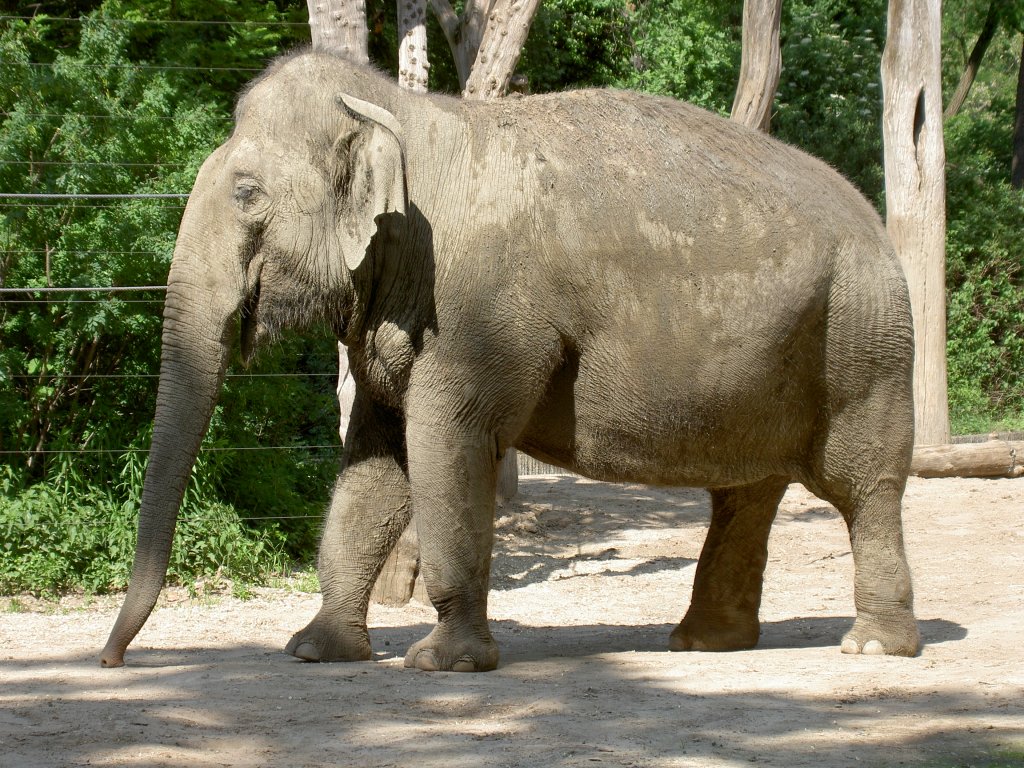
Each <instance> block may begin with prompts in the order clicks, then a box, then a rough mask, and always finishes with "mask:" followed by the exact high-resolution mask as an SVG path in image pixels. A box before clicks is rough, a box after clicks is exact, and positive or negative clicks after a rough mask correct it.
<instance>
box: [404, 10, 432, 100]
mask: <svg viewBox="0 0 1024 768" xmlns="http://www.w3.org/2000/svg"><path fill="white" fill-rule="evenodd" d="M429 71H430V62H429V61H428V60H427V3H426V0H398V83H399V85H401V86H402V87H403V88H408V89H409V90H410V91H415V92H416V93H426V92H427V74H428V72H429Z"/></svg>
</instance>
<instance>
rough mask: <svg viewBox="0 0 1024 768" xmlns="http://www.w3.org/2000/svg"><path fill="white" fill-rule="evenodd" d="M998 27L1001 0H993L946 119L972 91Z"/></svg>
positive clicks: (944, 114) (951, 100)
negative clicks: (982, 61)
mask: <svg viewBox="0 0 1024 768" xmlns="http://www.w3.org/2000/svg"><path fill="white" fill-rule="evenodd" d="M998 28H999V0H992V2H991V3H989V6H988V13H987V14H986V15H985V23H984V25H983V26H982V28H981V34H980V35H978V42H976V43H975V44H974V48H973V49H972V50H971V55H970V56H968V57H967V64H966V66H965V67H964V73H963V74H962V75H960V82H959V83H958V84H957V86H956V90H955V91H953V95H952V96H951V97H950V98H949V104H948V105H947V106H946V111H945V112H944V113H943V115H942V116H943V117H944V118H945V119H946V120H948V119H949V118H951V117H953V116H954V115H955V114H956V113H957V112H959V111H960V108H961V107H963V105H964V102H965V101H967V94H968V93H970V91H971V86H972V85H974V78H976V77H977V76H978V70H979V69H980V68H981V60H982V58H983V57H984V56H985V51H987V50H988V44H989V43H991V42H992V38H993V37H994V36H995V33H996V30H997V29H998Z"/></svg>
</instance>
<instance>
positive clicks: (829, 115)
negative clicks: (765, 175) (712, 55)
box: [772, 0, 886, 206]
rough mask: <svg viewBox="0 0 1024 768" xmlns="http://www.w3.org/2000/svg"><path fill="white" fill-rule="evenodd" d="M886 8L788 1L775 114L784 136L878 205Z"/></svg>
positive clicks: (879, 0) (864, 0)
mask: <svg viewBox="0 0 1024 768" xmlns="http://www.w3.org/2000/svg"><path fill="white" fill-rule="evenodd" d="M885 9H886V3H885V0H858V2H852V3H851V2H846V1H845V0H793V2H787V3H784V4H783V10H782V14H783V15H782V33H781V37H782V40H781V49H782V50H781V53H782V64H783V70H782V76H781V78H780V80H779V89H778V94H777V96H776V112H775V114H774V116H773V118H772V131H773V133H775V134H776V135H777V136H778V137H779V138H781V139H783V140H784V141H788V142H789V143H791V144H795V145H796V146H798V147H800V148H801V149H804V150H806V151H807V152H810V153H811V154H812V155H815V156H816V157H820V158H821V159H823V160H825V161H826V162H828V163H829V164H831V165H832V166H834V167H835V168H836V169H838V170H839V171H840V172H841V173H843V175H845V176H846V177H847V178H848V179H850V180H851V181H852V182H853V183H854V184H855V185H856V186H857V187H859V188H860V190H861V191H862V192H863V193H864V194H865V195H866V196H867V197H868V198H869V199H871V200H873V201H874V202H875V204H876V205H879V206H880V205H881V203H882V194H883V189H884V173H883V168H882V89H881V74H880V66H881V57H882V48H883V47H884V45H885Z"/></svg>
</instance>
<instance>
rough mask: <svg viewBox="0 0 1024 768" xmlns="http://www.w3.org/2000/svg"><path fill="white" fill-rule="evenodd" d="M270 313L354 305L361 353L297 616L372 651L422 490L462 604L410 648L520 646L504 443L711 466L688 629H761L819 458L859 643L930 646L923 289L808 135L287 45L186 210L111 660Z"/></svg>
mask: <svg viewBox="0 0 1024 768" xmlns="http://www.w3.org/2000/svg"><path fill="white" fill-rule="evenodd" d="M342 94H345V95H346V96H344V97H343V96H342ZM352 97H355V98H352ZM360 100H361V101H360ZM363 102H368V103H363ZM371 105H377V107H380V108H383V109H378V108H377V107H374V106H371ZM384 110H386V111H384ZM403 165H404V166H405V168H404V169H403ZM239 317H240V318H241V328H242V331H241V348H242V354H243V357H245V358H249V357H250V356H251V355H252V354H253V351H254V349H255V348H257V347H258V346H259V345H260V344H261V343H262V342H264V341H269V340H272V339H273V338H274V337H275V335H276V334H277V332H278V331H279V330H280V329H282V328H284V327H286V326H290V327H302V326H308V325H310V324H312V323H315V322H324V321H325V322H327V323H329V324H330V325H331V326H332V327H333V328H334V329H335V330H336V332H337V335H338V338H339V339H340V340H341V341H343V342H344V343H345V344H346V345H347V347H348V349H349V355H350V363H351V368H352V371H353V374H354V376H355V378H356V383H357V392H356V398H355V403H354V407H353V413H352V421H351V426H350V428H349V431H348V435H347V439H346V448H345V457H344V470H343V471H342V473H341V475H340V478H339V480H338V484H337V489H336V491H335V493H334V498H333V501H332V503H331V508H330V512H329V516H328V518H327V521H326V525H325V529H324V534H323V542H322V544H321V549H320V561H319V572H320V581H321V585H322V588H323V608H322V609H321V610H320V612H319V613H318V614H317V616H316V617H315V618H314V619H313V621H312V622H311V623H310V624H309V625H308V626H307V627H305V628H304V629H302V630H300V631H299V632H298V633H297V634H296V635H295V636H294V637H293V638H292V640H291V642H290V643H289V644H288V647H287V650H288V651H289V652H290V653H291V654H293V655H295V656H297V657H299V658H302V659H308V660H312V661H316V660H318V661H342V660H356V659H368V658H370V644H369V639H368V635H367V630H366V610H367V604H368V600H369V595H370V591H371V587H372V585H373V583H374V580H375V578H376V576H377V574H378V572H379V570H380V568H381V565H382V563H383V562H384V560H385V558H386V556H387V554H388V552H389V551H390V549H391V548H392V546H393V545H394V544H395V541H396V539H397V538H398V536H399V535H400V533H401V532H402V530H403V529H404V527H405V526H406V525H407V523H408V521H409V519H410V514H411V510H412V508H413V507H415V508H416V510H417V512H418V515H417V519H418V533H419V540H420V546H421V558H422V570H423V576H424V579H425V582H426V587H427V591H428V593H429V595H430V598H431V600H432V601H433V603H434V606H435V607H436V609H437V613H438V622H437V626H436V627H435V628H434V630H433V631H432V632H431V633H430V634H429V635H428V636H427V637H426V638H425V639H423V640H421V641H420V642H418V643H416V644H415V645H414V646H413V647H412V648H411V649H410V650H409V652H408V655H407V656H406V665H407V666H412V667H417V668H419V669H424V670H436V669H444V670H450V669H454V670H464V671H473V670H476V671H479V670H489V669H493V668H494V667H495V666H496V665H497V663H498V649H497V646H496V645H495V643H494V641H493V639H492V637H491V634H490V632H489V631H488V626H487V591H488V577H489V566H490V556H491V542H492V535H493V520H494V491H495V470H496V466H497V464H498V462H499V460H500V458H501V456H502V454H503V453H504V452H505V451H506V450H508V449H509V448H512V447H516V448H518V449H520V450H522V451H525V452H527V453H529V454H531V455H533V456H536V457H538V458H540V459H543V460H545V461H548V462H551V463H554V464H557V465H560V466H563V467H567V468H570V469H573V470H575V471H577V472H580V473H582V474H584V475H587V476H589V477H593V478H600V479H603V480H613V481H633V482H641V483H652V484H659V485H676V486H700V487H706V488H709V489H710V491H711V498H712V509H713V512H712V519H711V526H710V532H709V534H708V537H707V541H706V543H705V545H704V550H703V552H702V553H701V556H700V561H699V563H698V566H697V571H696V576H695V583H694V588H693V596H692V600H691V602H690V606H689V609H688V610H687V611H686V614H685V617H684V618H683V620H682V622H681V623H680V624H679V626H678V627H677V628H676V629H675V630H674V631H673V632H672V636H671V639H670V647H671V648H672V649H674V650H731V649H739V648H750V647H752V646H753V645H755V644H756V642H757V639H758V633H759V625H758V606H759V603H760V599H761V585H762V577H763V570H764V567H765V561H766V557H767V540H768V533H769V528H770V526H771V523H772V519H773V517H774V515H775V513H776V509H777V505H778V503H779V500H780V498H781V497H782V494H783V492H784V490H785V488H786V486H787V485H788V484H789V483H790V482H793V481H799V482H801V483H803V484H805V485H806V486H807V487H808V488H810V489H811V490H812V491H813V492H814V493H815V494H817V495H818V496H820V497H821V498H823V499H826V500H827V501H829V502H831V503H832V504H834V505H835V506H836V507H837V508H838V509H839V511H840V512H841V513H842V515H843V517H844V519H845V521H846V523H847V525H848V526H849V532H850V540H851V542H852V549H853V556H854V563H855V569H856V574H855V600H856V607H857V618H856V621H855V623H854V625H853V627H852V629H851V630H850V631H849V633H848V634H847V635H846V637H845V638H844V639H843V641H842V650H843V651H846V652H850V653H888V654H903V655H912V654H914V653H916V652H917V650H918V648H919V639H918V633H917V629H916V624H915V621H914V616H913V610H912V593H911V581H910V572H909V570H908V567H907V562H906V559H905V556H904V551H903V540H902V531H901V520H900V504H901V497H902V494H903V490H904V485H905V481H906V477H907V473H908V467H909V463H910V457H911V450H912V433H913V418H912V393H911V367H912V357H913V351H912V350H913V344H912V336H913V334H912V329H911V321H910V311H909V304H908V299H907V290H906V287H905V283H904V279H903V276H902V274H901V271H900V269H899V267H898V265H897V262H896V259H895V257H894V255H893V251H892V248H891V246H890V244H889V242H888V241H887V239H886V236H885V232H884V230H883V228H882V226H881V223H880V221H879V219H878V217H877V215H876V214H875V212H874V211H873V210H872V208H871V207H870V206H869V205H868V203H867V202H865V201H864V199H863V198H862V197H861V196H860V195H859V194H858V193H857V192H856V191H854V189H853V188H852V187H851V186H850V185H849V184H848V183H846V182H845V181H843V180H842V179H841V178H840V177H839V176H838V175H837V174H836V173H834V172H833V171H832V170H830V169H829V168H827V167H826V166H825V165H823V164H822V163H820V162H818V161H816V160H814V159H812V158H810V157H808V156H806V155H804V154H802V153H800V152H798V151H796V150H794V149H791V148H790V147H787V146H785V145H783V144H780V143H779V142H777V141H774V140H772V139H771V138H769V137H766V136H764V135H762V134H760V133H757V132H755V131H751V130H748V129H746V128H744V127H741V126H739V125H736V124H734V123H732V122H729V121H727V120H724V119H721V118H719V117H716V116H712V115H710V114H707V113H706V112H703V111H701V110H699V109H696V108H694V107H691V106H687V105H685V104H682V103H678V102H674V101H670V100H666V99H659V98H652V97H649V96H641V95H637V94H633V93H622V92H611V91H589V92H570V93H561V94H555V95H547V96H536V97H529V98H524V99H521V100H508V101H499V102H491V103H464V102H461V101H457V100H453V99H448V98H444V97H439V96H420V95H413V94H410V93H408V92H406V91H403V90H401V89H399V87H398V86H397V85H395V84H393V83H391V82H390V81H388V80H387V79H385V78H384V77H383V76H381V75H380V74H377V73H375V72H373V71H371V70H368V69H362V68H358V67H355V66H353V65H352V64H350V63H347V62H344V61H342V60H339V59H335V58H332V57H330V56H329V55H326V54H311V53H304V54H300V55H296V56H292V57H288V58H285V59H282V60H279V61H278V62H276V63H275V64H273V65H272V66H271V67H270V69H269V70H268V71H267V73H265V74H264V75H263V76H262V77H261V78H260V79H258V80H257V81H256V82H255V83H254V84H253V85H252V86H251V87H250V89H249V90H248V92H247V93H246V94H245V95H244V96H243V97H242V99H241V100H240V102H239V106H238V110H237V125H236V128H235V131H234V133H233V134H232V136H231V138H229V139H228V140H227V141H226V142H225V143H224V145H223V146H221V147H220V148H219V149H217V150H216V151H215V152H214V153H213V154H212V155H211V156H210V158H209V159H208V160H207V161H206V163H205V164H204V165H203V167H202V169H201V170H200V172H199V176H198V178H197V180H196V184H195V188H194V191H193V194H192V196H191V198H190V200H189V203H188V208H187V209H186V211H185V215H184V219H183V221H182V224H181V231H180V233H179V236H178V242H177V246H176V248H175V252H174V259H173V262H172V265H171V272H170V277H169V281H168V290H167V304H166V310H165V318H164V330H163V360H162V367H161V372H160V386H159V397H158V405H157V413H156V424H155V431H154V435H153V448H152V455H151V458H150V463H149V468H148V471H147V475H146V481H145V491H144V494H143V500H142V508H141V513H140V523H139V540H138V549H137V553H136V560H135V566H134V570H133V572H132V579H131V586H130V588H129V591H128V596H127V598H126V600H125V603H124V606H123V607H122V610H121V613H120V615H119V617H118V619H117V623H116V625H115V627H114V629H113V631H112V632H111V635H110V639H109V641H108V643H107V646H106V648H105V650H104V651H103V656H102V663H103V664H104V665H106V666H118V665H121V664H122V663H123V657H124V651H125V648H126V646H127V645H128V643H129V642H130V641H131V640H132V638H133V637H134V636H135V634H136V633H137V632H138V630H139V629H140V628H141V626H142V624H143V623H144V622H145V620H146V618H147V616H148V615H149V612H150V610H151V609H152V606H153V604H154V602H155V600H156V598H157V594H158V592H159V590H160V587H161V585H162V582H163V578H164V573H165V570H166V565H167V558H168V553H169V550H170V546H171V538H172V536H173V532H174V525H175V518H176V515H177V510H178V506H179V504H180V501H181V498H182V493H183V488H184V485H185V482H186V479H187V477H188V475H189V471H190V468H191V466H192V464H193V461H194V459H195V456H196V452H197V450H198V446H199V443H200V441H201V439H202V436H203V434H204V433H205V431H206V428H207V426H208V423H209V419H210V414H211V411H212V409H213V406H214V403H215V401H216V399H217V395H218V391H219V389H220V385H221V382H222V378H223V375H224V370H225V366H226V364H227V362H228V358H229V352H230V350H231V349H232V346H233V344H234V341H235V338H236V329H237V327H238V325H239V323H238V319H239ZM807 588H808V589H814V585H813V584H808V585H807Z"/></svg>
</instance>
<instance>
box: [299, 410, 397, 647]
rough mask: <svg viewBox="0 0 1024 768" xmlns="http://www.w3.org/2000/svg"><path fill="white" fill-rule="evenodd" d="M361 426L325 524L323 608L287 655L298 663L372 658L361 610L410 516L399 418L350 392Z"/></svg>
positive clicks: (321, 561) (321, 566) (349, 448)
mask: <svg viewBox="0 0 1024 768" xmlns="http://www.w3.org/2000/svg"><path fill="white" fill-rule="evenodd" d="M356 418H358V419H359V420H360V421H359V422H358V423H359V428H358V429H356V430H350V432H349V434H350V436H352V437H353V439H352V440H351V441H350V443H349V445H347V446H346V462H347V466H346V467H345V469H344V471H343V472H342V473H341V476H340V478H339V480H338V484H337V486H336V487H335V489H334V496H333V498H332V499H331V507H330V511H329V512H328V515H327V520H326V522H325V523H324V530H323V536H322V538H321V542H320V557H319V562H318V564H317V571H318V573H319V576H320V589H321V592H322V593H323V606H322V607H321V609H320V611H319V613H317V615H316V617H315V618H314V619H313V620H312V621H311V622H310V623H309V624H308V625H307V626H306V627H304V628H303V629H301V630H300V631H299V632H296V633H295V635H294V636H293V637H292V639H291V641H290V642H289V643H288V645H287V647H286V648H285V652H286V653H289V654H291V655H292V656H296V657H298V658H300V659H303V660H304V661H364V660H367V659H369V658H370V657H371V650H370V639H369V633H368V632H367V628H366V611H367V608H368V606H369V601H370V593H371V591H372V589H373V584H374V582H375V581H376V579H377V576H378V574H379V573H380V571H381V568H382V567H383V565H384V562H385V560H386V559H387V557H388V555H389V554H390V552H391V550H392V549H394V547H395V544H396V543H397V541H398V539H399V537H400V536H401V535H402V532H403V531H404V530H405V528H406V527H407V526H408V524H409V519H410V517H411V516H412V503H411V498H410V487H409V479H408V476H407V474H406V471H405V468H404V448H403V440H402V422H401V419H400V418H399V417H398V416H397V415H396V414H393V413H391V412H388V411H383V410H378V409H376V408H374V407H372V406H371V405H369V404H367V403H366V402H365V401H363V400H362V398H360V396H359V394H358V393H357V395H356V404H355V406H354V407H353V419H356Z"/></svg>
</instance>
